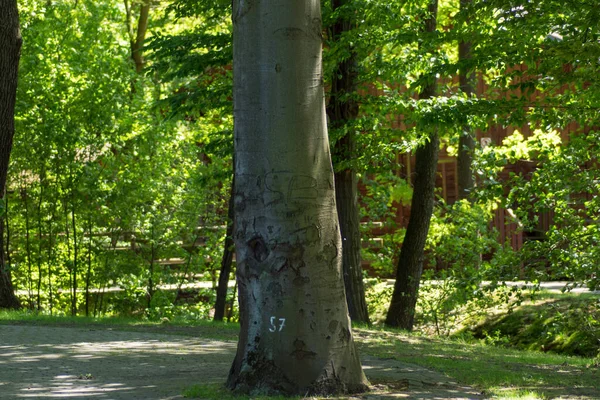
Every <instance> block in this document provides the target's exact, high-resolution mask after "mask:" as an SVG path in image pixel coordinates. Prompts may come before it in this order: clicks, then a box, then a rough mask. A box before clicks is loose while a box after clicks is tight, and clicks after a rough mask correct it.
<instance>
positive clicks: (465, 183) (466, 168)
mask: <svg viewBox="0 0 600 400" xmlns="http://www.w3.org/2000/svg"><path fill="white" fill-rule="evenodd" d="M471 5H472V0H460V8H461V11H464V12H468V9H469V7H471ZM466 23H469V18H467V20H466ZM471 47H472V44H471V42H470V41H461V42H460V43H459V44H458V59H459V61H460V62H462V65H463V67H462V68H461V69H460V71H459V75H458V78H459V84H460V90H461V91H462V92H463V93H465V94H466V95H467V96H469V97H471V96H472V95H473V92H474V88H473V81H474V79H475V74H474V73H473V71H472V69H471V68H469V67H468V66H467V65H468V62H469V60H470V59H471ZM474 151H475V138H474V135H473V132H472V131H471V129H470V127H469V126H466V125H465V126H464V128H463V131H462V133H461V135H460V137H459V143H458V158H457V165H458V166H457V169H458V198H459V199H466V198H468V197H469V193H470V192H471V190H472V189H473V186H474V181H473V168H472V166H473V152H474Z"/></svg>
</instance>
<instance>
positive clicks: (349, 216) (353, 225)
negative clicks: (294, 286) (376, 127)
mask: <svg viewBox="0 0 600 400" xmlns="http://www.w3.org/2000/svg"><path fill="white" fill-rule="evenodd" d="M332 3H333V4H332V6H333V10H334V11H335V10H339V9H340V8H341V7H343V6H344V5H345V4H347V3H348V0H333V2H332ZM342 15H343V16H344V15H346V14H345V13H343V12H342ZM354 25H355V22H354V21H352V20H351V19H350V18H348V17H340V18H339V19H338V20H337V21H336V22H335V23H334V24H333V25H332V26H331V33H332V36H333V37H332V39H333V40H340V37H341V35H342V34H343V33H344V32H348V31H350V30H351V29H352V28H353V26H354ZM349 52H350V57H349V58H347V59H345V60H342V61H340V62H339V63H338V65H337V70H336V71H335V73H334V77H333V79H332V82H331V91H330V97H329V104H328V106H327V115H328V116H329V123H330V125H331V127H332V128H334V129H337V128H341V127H343V126H344V125H345V124H347V123H348V122H350V121H352V120H354V119H356V117H357V116H358V104H357V102H356V100H355V99H354V98H352V97H350V98H348V97H345V96H347V95H353V94H355V93H356V74H357V71H356V68H357V67H356V54H355V53H354V52H353V51H352V49H349ZM355 135H356V133H355V132H354V130H349V131H348V133H346V135H345V136H344V137H342V138H341V139H340V140H338V141H337V142H336V143H335V145H334V147H333V152H334V155H333V157H334V160H336V161H343V160H351V159H352V158H355V156H356V154H355V152H356V148H355V147H356V146H355V142H356V138H355ZM335 200H336V204H337V211H338V216H339V222H340V231H341V234H342V270H343V272H344V285H345V287H346V301H347V302H348V311H349V312H350V318H351V319H352V320H353V321H358V322H366V323H369V311H368V309H367V302H366V301H365V288H364V285H363V273H362V266H361V256H360V251H361V243H360V218H359V213H358V193H357V179H356V172H355V170H354V169H353V168H346V169H343V170H341V171H337V172H336V173H335Z"/></svg>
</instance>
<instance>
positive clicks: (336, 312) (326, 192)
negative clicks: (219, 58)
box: [227, 0, 367, 395]
mask: <svg viewBox="0 0 600 400" xmlns="http://www.w3.org/2000/svg"><path fill="white" fill-rule="evenodd" d="M320 14H321V13H320V1H319V0H297V1H293V2H290V1H284V0H256V1H248V0H235V1H234V6H233V24H234V40H233V43H234V117H235V162H236V165H235V193H234V201H235V232H234V238H235V244H236V256H237V274H236V277H237V281H238V284H239V304H240V322H241V332H240V337H239V342H238V350H237V354H236V357H235V360H234V362H233V365H232V367H231V371H230V375H229V379H228V382H227V385H228V387H229V388H231V389H234V390H236V391H241V392H250V393H282V394H286V395H288V394H301V395H305V394H307V393H320V394H333V393H348V392H358V391H363V390H365V389H366V388H367V381H366V378H365V376H364V374H363V372H362V369H361V365H360V361H359V358H358V353H357V352H356V349H355V346H354V340H353V336H352V331H351V329H350V318H349V317H348V308H347V305H346V295H345V291H344V282H343V278H342V271H341V262H340V261H341V259H340V257H341V252H342V250H341V249H342V246H341V240H340V233H339V227H338V220H337V212H336V205H335V193H334V186H335V185H334V182H333V170H332V167H331V158H330V154H329V143H328V137H327V127H326V121H325V106H324V98H323V79H322V71H321V42H322V37H321V15H320Z"/></svg>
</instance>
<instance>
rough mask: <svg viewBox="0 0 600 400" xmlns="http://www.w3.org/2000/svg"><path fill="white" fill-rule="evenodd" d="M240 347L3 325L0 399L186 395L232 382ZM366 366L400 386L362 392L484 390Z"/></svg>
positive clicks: (367, 361) (437, 395) (388, 364)
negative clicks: (206, 386) (229, 375)
mask: <svg viewBox="0 0 600 400" xmlns="http://www.w3.org/2000/svg"><path fill="white" fill-rule="evenodd" d="M234 351H235V343H233V342H223V341H215V340H208V339H202V338H195V337H186V336H180V335H169V334H159V333H153V332H143V331H133V332H132V331H120V330H113V329H110V328H100V327H93V328H81V327H78V328H73V327H48V326H29V325H0V399H2V400H9V399H10V400H12V399H26V398H29V399H46V398H49V399H50V398H54V399H115V400H135V399H143V400H153V399H157V400H158V399H164V400H166V399H181V398H183V397H182V396H181V393H182V392H183V389H184V388H186V387H188V386H191V385H194V384H201V383H212V382H216V383H220V382H224V380H225V378H226V376H227V372H228V370H229V367H230V365H231V361H232V359H233V355H234ZM363 366H364V368H365V373H366V374H367V376H368V377H369V379H370V380H371V381H372V383H374V384H375V386H376V387H377V384H378V383H379V384H380V385H382V384H385V386H386V387H388V388H392V390H391V392H393V393H390V391H388V392H387V393H376V394H369V395H364V396H361V397H360V398H361V399H391V398H411V399H477V398H480V397H479V396H478V395H477V393H476V391H474V390H473V389H470V388H465V387H460V386H459V385H457V384H455V383H453V382H451V381H449V380H448V378H447V377H445V376H443V375H440V374H438V373H435V372H432V371H429V370H426V369H424V368H422V367H419V366H416V365H409V364H403V363H400V362H398V361H396V360H382V359H377V358H372V357H364V360H363ZM380 387H381V386H380Z"/></svg>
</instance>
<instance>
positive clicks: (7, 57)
mask: <svg viewBox="0 0 600 400" xmlns="http://www.w3.org/2000/svg"><path fill="white" fill-rule="evenodd" d="M22 41H23V40H22V38H21V32H20V29H19V14H18V11H17V2H16V0H0V196H2V199H1V201H2V204H3V205H4V204H5V200H6V199H5V196H6V175H7V173H8V163H9V159H10V151H11V149H12V142H13V135H14V133H15V102H16V95H17V76H18V70H19V58H20V56H21V44H22ZM1 209H2V214H3V213H4V212H5V211H6V210H5V207H4V206H3V207H2V208H1ZM0 220H1V221H2V222H0V239H1V241H2V246H0V247H1V248H2V249H1V250H0V308H19V307H20V303H19V300H18V299H17V297H16V296H15V293H14V290H13V285H12V282H11V274H10V271H9V270H8V268H7V265H6V256H5V253H4V220H5V218H4V217H2V218H0Z"/></svg>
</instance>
